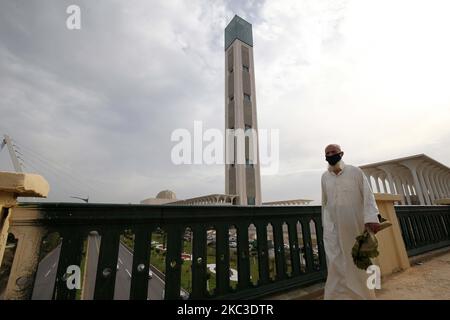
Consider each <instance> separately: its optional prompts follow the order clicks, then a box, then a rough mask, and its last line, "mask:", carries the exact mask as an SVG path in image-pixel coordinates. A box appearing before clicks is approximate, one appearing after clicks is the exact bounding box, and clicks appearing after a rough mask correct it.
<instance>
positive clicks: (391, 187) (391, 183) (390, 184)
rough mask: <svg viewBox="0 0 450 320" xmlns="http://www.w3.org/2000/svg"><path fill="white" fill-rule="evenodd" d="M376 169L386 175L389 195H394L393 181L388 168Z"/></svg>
mask: <svg viewBox="0 0 450 320" xmlns="http://www.w3.org/2000/svg"><path fill="white" fill-rule="evenodd" d="M378 169H380V170H383V171H384V173H385V174H386V176H387V178H388V182H389V190H390V192H391V194H395V189H394V179H392V175H391V172H390V170H389V167H388V166H380V167H378Z"/></svg>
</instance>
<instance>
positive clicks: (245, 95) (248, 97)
mask: <svg viewBox="0 0 450 320" xmlns="http://www.w3.org/2000/svg"><path fill="white" fill-rule="evenodd" d="M244 100H247V101H251V100H250V95H249V94H246V93H244Z"/></svg>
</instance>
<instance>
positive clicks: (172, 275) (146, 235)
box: [19, 203, 326, 299]
mask: <svg viewBox="0 0 450 320" xmlns="http://www.w3.org/2000/svg"><path fill="white" fill-rule="evenodd" d="M19 208H20V210H21V211H22V212H23V211H24V210H35V211H38V212H39V219H37V220H33V221H30V223H31V224H32V225H33V226H41V227H42V226H44V227H45V230H46V231H45V232H46V234H47V235H50V234H55V233H57V234H58V239H59V240H58V242H57V243H56V242H55V243H54V245H53V247H50V248H47V249H46V251H45V254H48V255H49V256H50V252H51V250H57V249H58V248H60V249H58V250H60V252H59V258H58V260H57V264H56V263H55V273H56V274H55V280H54V281H53V282H52V283H51V284H50V286H52V288H50V289H51V292H52V295H51V298H52V299H79V297H80V292H79V291H80V290H77V289H70V288H69V287H68V285H67V279H68V276H69V274H68V273H67V270H68V267H69V266H74V265H75V266H81V268H82V269H83V266H87V264H86V259H87V255H86V248H87V247H88V246H89V245H86V241H87V239H88V238H89V237H92V234H93V231H95V233H94V234H98V238H99V241H98V244H97V247H98V249H97V250H98V255H97V257H98V258H96V260H97V259H98V262H97V263H96V272H95V282H94V280H93V279H90V280H89V279H85V278H84V280H83V281H84V282H88V281H91V282H92V283H93V284H92V285H91V288H90V290H92V298H93V299H114V294H115V289H116V286H115V282H116V272H117V270H118V268H119V264H118V258H119V257H118V252H119V246H121V245H124V246H126V247H127V248H130V251H131V255H132V258H131V259H132V264H130V269H131V270H127V272H129V275H130V281H131V285H130V289H129V299H148V292H149V285H150V286H151V285H152V282H149V268H151V269H152V270H153V274H154V277H155V275H158V274H160V275H161V277H159V278H161V279H163V286H164V289H163V297H164V299H181V297H180V296H183V295H182V294H180V292H181V293H183V292H186V293H188V295H186V296H188V298H189V299H254V298H260V297H263V296H266V295H269V294H273V293H277V292H280V291H284V290H287V289H291V288H295V287H301V286H304V285H309V284H312V283H315V282H318V281H323V280H325V278H326V262H325V253H324V246H323V238H322V222H321V214H320V212H321V208H320V206H291V207H276V206H182V205H158V206H156V205H111V204H74V203H21V204H20V207H19ZM26 223H27V222H26V221H25V222H24V221H22V222H21V224H26ZM187 233H188V234H187ZM124 236H125V237H124ZM127 239H128V240H127ZM154 239H156V240H158V241H153V242H154V243H152V240H154ZM19 241H20V240H19ZM127 241H130V243H129V244H127ZM161 242H163V243H161ZM48 243H49V240H47V241H46V240H44V243H43V244H42V245H41V249H40V250H41V251H42V250H43V249H42V248H44V247H45V246H46V245H47V246H48ZM156 243H159V249H158V248H155V244H156ZM56 246H57V247H56ZM92 246H94V245H92ZM156 249H158V250H156ZM183 253H184V256H185V257H186V256H188V258H189V259H187V260H186V259H184V258H183V256H182V254H183ZM91 254H92V253H91ZM43 256H44V255H43V254H42V253H41V259H42V257H43ZM44 259H47V258H45V257H44ZM48 259H50V258H48ZM48 259H47V262H46V263H49V262H48V261H49V260H48ZM152 259H153V260H152ZM152 261H154V262H152ZM161 261H162V262H161ZM41 263H44V262H41ZM214 264H215V267H214V268H213V272H212V270H211V265H214ZM56 265H57V266H56ZM116 265H117V268H116ZM208 267H209V268H208ZM48 268H49V271H48V273H46V275H44V276H45V277H47V276H48V275H50V276H48V278H50V277H51V273H50V272H51V267H48ZM230 269H235V270H236V271H237V278H236V279H234V280H233V278H232V277H230ZM44 271H45V270H44ZM34 272H35V274H36V270H34ZM83 272H87V270H84V271H83ZM48 278H45V279H48ZM43 279H44V278H43ZM38 280H39V279H38ZM34 283H35V284H36V279H35V280H34ZM94 283H95V285H94ZM149 283H150V284H149ZM83 285H84V284H83ZM86 290H87V289H86ZM116 290H117V289H116Z"/></svg>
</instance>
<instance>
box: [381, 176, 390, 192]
mask: <svg viewBox="0 0 450 320" xmlns="http://www.w3.org/2000/svg"><path fill="white" fill-rule="evenodd" d="M381 182H382V183H383V189H384V193H388V191H387V190H388V189H387V186H386V174H385V173H384V174H383V176H382V178H381Z"/></svg>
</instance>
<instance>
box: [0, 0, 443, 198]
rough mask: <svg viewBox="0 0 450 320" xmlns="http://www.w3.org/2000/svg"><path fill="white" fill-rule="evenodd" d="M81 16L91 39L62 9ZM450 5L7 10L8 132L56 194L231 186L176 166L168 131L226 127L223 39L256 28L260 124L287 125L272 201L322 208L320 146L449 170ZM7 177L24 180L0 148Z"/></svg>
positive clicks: (2, 21)
mask: <svg viewBox="0 0 450 320" xmlns="http://www.w3.org/2000/svg"><path fill="white" fill-rule="evenodd" d="M71 4H76V5H78V6H79V7H80V8H81V30H69V29H67V28H66V19H67V17H68V16H69V15H68V14H67V13H66V8H67V7H68V6H69V5H71ZM449 9H450V5H449V3H448V1H433V0H427V1H425V0H423V1H413V0H405V1H400V0H397V1H384V0H378V1H363V0H355V1H337V0H327V1H325V0H320V1H318V0H308V1H306V0H301V1H300V0H293V1H279V0H277V1H274V0H272V1H238V0H230V1H213V0H204V1H199V0H189V1H187V0H183V1H182V0H180V1H175V0H168V1H162V0H161V1H156V0H152V1H148V0H142V1H137V0H133V1H112V0H108V1H106V0H103V1H81V0H71V1H62V0H39V1H37V0H35V1H29V0H0V134H1V135H3V134H8V135H10V136H11V137H12V138H13V139H14V140H15V144H16V145H17V148H18V150H19V152H21V154H22V156H21V157H22V158H23V163H24V165H25V171H28V172H39V173H41V174H42V175H44V176H45V177H46V178H47V180H48V181H49V182H50V185H51V192H50V195H49V200H51V201H77V200H73V199H71V198H70V197H71V196H81V197H85V196H89V197H90V202H115V203H117V202H123V203H137V202H139V201H140V200H142V199H144V198H148V197H154V196H155V195H156V193H157V192H158V191H160V190H163V189H171V190H173V191H175V192H176V194H177V197H178V198H181V199H183V198H189V197H195V196H199V195H204V194H210V193H223V192H224V169H223V166H220V165H175V164H173V163H172V161H171V149H172V148H173V147H174V145H175V144H176V143H175V142H172V141H171V139H170V137H171V133H172V132H173V131H174V130H175V129H178V128H186V129H188V130H190V131H192V130H193V126H194V121H203V127H204V129H208V128H218V129H220V130H223V129H224V51H223V50H224V48H223V42H224V36H223V30H224V28H225V26H226V24H227V23H228V22H229V21H230V20H231V19H232V17H233V16H234V14H238V15H240V16H241V17H243V18H244V19H246V20H248V21H249V22H250V23H252V25H253V38H254V55H255V58H254V59H255V74H256V90H257V92H256V100H257V108H258V125H259V127H260V128H265V129H279V132H280V154H279V158H280V167H279V172H278V174H276V175H268V176H263V177H262V194H263V200H264V201H272V200H282V199H295V198H310V199H314V200H316V201H315V203H316V204H317V203H318V200H319V199H320V175H321V172H323V170H324V169H325V168H326V163H325V161H324V156H323V148H324V146H325V145H326V144H328V143H339V144H341V145H342V147H343V149H344V151H345V153H346V154H345V160H346V162H347V163H351V164H354V165H362V164H367V163H371V162H377V161H382V160H388V159H393V158H397V157H402V156H408V155H413V154H419V153H425V154H427V155H428V156H430V157H432V158H434V159H436V160H437V161H439V162H441V163H443V164H445V165H447V166H450V148H449V147H448V146H449V145H450V126H449V120H450V89H449V88H450V87H449V83H450V81H449V80H450V79H449V78H450V59H449V57H450V42H449V41H448V39H449V31H450V20H449V19H448V12H449ZM0 170H3V171H12V170H13V167H12V164H11V161H10V159H9V155H8V153H7V152H6V150H5V149H4V150H3V151H1V152H0Z"/></svg>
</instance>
